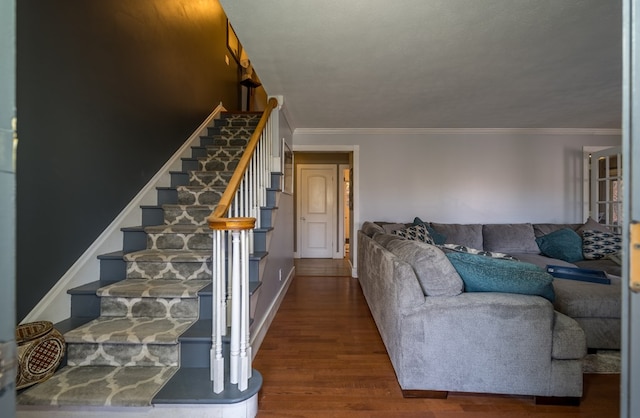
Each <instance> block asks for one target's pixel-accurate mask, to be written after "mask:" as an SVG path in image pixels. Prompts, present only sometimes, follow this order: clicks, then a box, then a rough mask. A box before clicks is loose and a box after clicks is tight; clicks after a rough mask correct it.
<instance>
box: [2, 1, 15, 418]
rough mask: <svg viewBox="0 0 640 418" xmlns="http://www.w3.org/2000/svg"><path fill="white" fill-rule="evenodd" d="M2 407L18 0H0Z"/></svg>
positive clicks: (10, 291) (8, 336) (10, 278)
mask: <svg viewBox="0 0 640 418" xmlns="http://www.w3.org/2000/svg"><path fill="white" fill-rule="evenodd" d="M0 54H1V56H2V58H3V59H2V61H0V83H2V90H3V91H4V92H6V94H5V95H4V96H3V97H0V150H1V151H0V195H1V196H2V198H0V265H1V266H2V277H0V359H1V360H3V361H1V362H0V411H2V413H3V415H2V416H3V417H7V418H11V417H14V416H15V414H16V391H15V380H16V370H17V354H16V352H17V351H16V341H15V340H16V338H15V336H16V328H15V327H16V296H15V288H16V278H17V276H16V262H15V255H16V242H15V240H16V148H17V145H18V138H17V133H16V131H17V126H16V125H17V121H16V2H15V0H7V1H0Z"/></svg>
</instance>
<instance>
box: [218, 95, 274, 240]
mask: <svg viewBox="0 0 640 418" xmlns="http://www.w3.org/2000/svg"><path fill="white" fill-rule="evenodd" d="M277 106H278V100H277V99H276V98H275V97H272V98H271V99H269V101H268V102H267V107H266V109H265V111H264V113H263V114H262V117H261V118H260V121H259V122H258V126H256V129H255V131H254V132H253V134H252V135H251V139H250V140H249V143H248V144H247V147H246V148H245V150H244V152H243V153H242V157H241V158H240V161H239V162H238V166H237V167H236V169H235V171H234V172H233V175H232V176H231V180H229V184H228V185H227V188H226V189H225V191H224V193H223V194H222V197H221V198H220V202H219V203H218V205H217V206H216V208H215V209H214V210H213V213H211V215H209V217H208V218H207V222H208V223H209V228H211V229H217V230H231V229H235V230H243V229H253V227H254V226H255V221H256V220H255V218H227V217H226V215H227V212H228V211H229V206H231V202H232V201H233V198H234V197H235V195H236V192H237V191H238V188H239V187H240V182H241V181H242V177H243V176H244V173H245V171H246V170H247V167H248V166H249V162H250V161H251V157H252V156H253V153H254V151H255V149H256V147H257V146H258V141H259V140H260V137H261V136H262V131H263V130H264V127H265V125H266V124H267V121H268V120H269V116H270V115H271V111H272V110H273V109H275V108H276V107H277Z"/></svg>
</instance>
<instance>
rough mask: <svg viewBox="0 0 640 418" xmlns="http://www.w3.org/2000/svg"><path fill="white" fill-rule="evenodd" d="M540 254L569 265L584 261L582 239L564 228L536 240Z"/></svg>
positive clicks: (572, 231) (571, 230)
mask: <svg viewBox="0 0 640 418" xmlns="http://www.w3.org/2000/svg"><path fill="white" fill-rule="evenodd" d="M536 243H537V244H538V247H539V248H540V252H542V254H544V255H546V256H547V257H551V258H557V259H559V260H564V261H566V262H568V263H574V262H576V261H580V260H583V259H584V258H583V255H582V238H581V237H580V235H578V233H577V232H576V231H574V230H573V229H571V228H563V229H559V230H557V231H554V232H552V233H550V234H547V235H543V236H541V237H538V238H536Z"/></svg>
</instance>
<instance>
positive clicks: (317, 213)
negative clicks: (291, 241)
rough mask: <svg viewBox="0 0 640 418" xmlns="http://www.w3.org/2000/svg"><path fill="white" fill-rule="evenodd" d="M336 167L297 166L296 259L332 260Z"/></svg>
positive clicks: (328, 165) (335, 212) (324, 165)
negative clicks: (297, 256) (298, 257)
mask: <svg viewBox="0 0 640 418" xmlns="http://www.w3.org/2000/svg"><path fill="white" fill-rule="evenodd" d="M336 171H337V166H335V165H330V164H300V165H298V170H297V177H298V190H297V196H298V255H299V256H300V258H332V257H333V249H334V245H335V244H334V242H335V235H336V234H335V229H336V228H335V225H336V217H337V211H336V207H335V205H336V199H335V196H336V176H337V172H336Z"/></svg>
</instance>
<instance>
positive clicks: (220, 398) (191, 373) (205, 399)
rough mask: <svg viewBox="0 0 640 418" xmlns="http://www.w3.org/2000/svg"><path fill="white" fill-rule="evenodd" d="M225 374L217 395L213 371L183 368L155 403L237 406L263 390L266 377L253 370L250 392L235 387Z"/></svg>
mask: <svg viewBox="0 0 640 418" xmlns="http://www.w3.org/2000/svg"><path fill="white" fill-rule="evenodd" d="M228 377H229V375H228V373H227V372H225V385H224V390H223V391H222V392H221V393H215V392H213V387H212V382H211V371H210V370H209V368H208V367H207V368H205V367H188V368H187V367H182V368H180V369H179V370H178V371H177V372H176V373H175V374H174V375H173V377H172V378H171V379H170V380H169V382H167V384H166V385H164V386H163V388H162V389H161V390H160V391H159V392H158V394H157V395H156V396H155V398H153V403H154V404H212V403H224V404H234V403H238V402H242V401H244V400H246V399H249V398H251V397H253V396H254V395H255V394H257V393H258V391H259V390H260V388H261V387H262V375H261V374H260V373H259V372H258V371H257V370H255V369H253V370H252V371H251V377H250V378H249V382H248V388H247V390H245V391H243V392H241V391H239V390H238V387H237V385H234V384H231V383H230V382H229V379H228Z"/></svg>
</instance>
